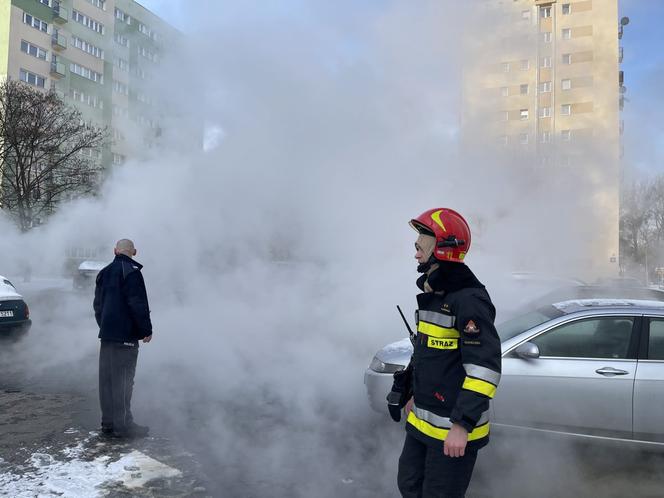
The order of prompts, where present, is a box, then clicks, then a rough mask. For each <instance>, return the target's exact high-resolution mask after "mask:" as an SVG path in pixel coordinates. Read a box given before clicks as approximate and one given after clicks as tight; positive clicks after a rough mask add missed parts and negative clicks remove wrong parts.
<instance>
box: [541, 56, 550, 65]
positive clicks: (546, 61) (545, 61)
mask: <svg viewBox="0 0 664 498" xmlns="http://www.w3.org/2000/svg"><path fill="white" fill-rule="evenodd" d="M540 67H551V57H550V56H548V55H547V56H546V57H542V58H541V59H540Z"/></svg>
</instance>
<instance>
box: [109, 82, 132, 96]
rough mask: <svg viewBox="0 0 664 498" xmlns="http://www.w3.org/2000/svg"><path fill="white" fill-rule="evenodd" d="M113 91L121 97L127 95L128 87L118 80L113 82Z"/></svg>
mask: <svg viewBox="0 0 664 498" xmlns="http://www.w3.org/2000/svg"><path fill="white" fill-rule="evenodd" d="M113 91H114V92H115V93H119V94H121V95H129V87H128V86H127V85H125V84H124V83H122V82H120V81H118V80H113Z"/></svg>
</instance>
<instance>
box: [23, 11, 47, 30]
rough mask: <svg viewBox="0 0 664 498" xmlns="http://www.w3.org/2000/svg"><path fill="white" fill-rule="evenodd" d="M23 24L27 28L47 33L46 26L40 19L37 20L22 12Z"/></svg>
mask: <svg viewBox="0 0 664 498" xmlns="http://www.w3.org/2000/svg"><path fill="white" fill-rule="evenodd" d="M23 22H24V23H25V24H27V25H28V26H32V27H33V28H35V29H38V30H39V31H43V32H44V33H48V24H47V23H45V22H44V21H42V20H40V19H37V18H36V17H35V16H31V15H30V14H26V13H25V12H23Z"/></svg>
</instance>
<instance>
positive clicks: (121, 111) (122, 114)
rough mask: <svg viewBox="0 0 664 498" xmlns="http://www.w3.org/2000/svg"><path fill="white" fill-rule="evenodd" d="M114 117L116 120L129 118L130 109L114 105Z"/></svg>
mask: <svg viewBox="0 0 664 498" xmlns="http://www.w3.org/2000/svg"><path fill="white" fill-rule="evenodd" d="M113 117H115V118H128V117H129V109H127V108H126V107H120V106H117V105H113Z"/></svg>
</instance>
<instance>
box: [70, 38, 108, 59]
mask: <svg viewBox="0 0 664 498" xmlns="http://www.w3.org/2000/svg"><path fill="white" fill-rule="evenodd" d="M71 44H72V45H74V46H75V47H76V48H77V49H79V50H83V52H87V53H88V54H90V55H92V56H94V57H96V58H97V59H103V58H104V51H103V50H102V49H100V48H99V47H96V46H94V45H93V44H92V43H89V42H86V41H85V40H82V39H81V38H79V37H78V36H72V37H71Z"/></svg>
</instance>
